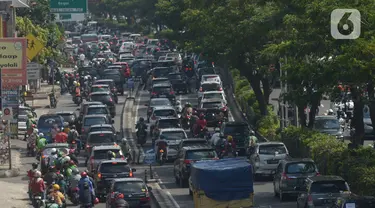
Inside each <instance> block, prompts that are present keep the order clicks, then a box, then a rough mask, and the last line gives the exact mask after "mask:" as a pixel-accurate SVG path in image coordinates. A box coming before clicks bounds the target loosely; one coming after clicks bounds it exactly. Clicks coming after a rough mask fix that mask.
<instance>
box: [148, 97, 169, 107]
mask: <svg viewBox="0 0 375 208" xmlns="http://www.w3.org/2000/svg"><path fill="white" fill-rule="evenodd" d="M150 105H151V106H162V105H168V106H171V105H172V104H171V102H170V101H169V100H167V99H165V100H151V102H150Z"/></svg>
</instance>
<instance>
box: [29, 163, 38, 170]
mask: <svg viewBox="0 0 375 208" xmlns="http://www.w3.org/2000/svg"><path fill="white" fill-rule="evenodd" d="M38 165H39V164H38V163H33V164H32V165H31V166H32V167H33V169H37V168H38Z"/></svg>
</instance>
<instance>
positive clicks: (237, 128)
mask: <svg viewBox="0 0 375 208" xmlns="http://www.w3.org/2000/svg"><path fill="white" fill-rule="evenodd" d="M248 132H249V128H248V127H247V126H244V125H226V126H225V129H224V134H225V135H228V134H234V133H235V134H238V133H242V134H245V135H246V134H248Z"/></svg>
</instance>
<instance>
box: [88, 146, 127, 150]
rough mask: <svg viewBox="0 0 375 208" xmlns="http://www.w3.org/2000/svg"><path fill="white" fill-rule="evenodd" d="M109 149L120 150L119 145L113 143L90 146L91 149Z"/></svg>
mask: <svg viewBox="0 0 375 208" xmlns="http://www.w3.org/2000/svg"><path fill="white" fill-rule="evenodd" d="M110 149H119V150H121V148H120V146H114V145H100V146H94V147H93V148H92V150H93V151H95V150H110Z"/></svg>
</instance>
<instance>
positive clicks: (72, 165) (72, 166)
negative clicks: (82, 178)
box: [65, 160, 77, 178]
mask: <svg viewBox="0 0 375 208" xmlns="http://www.w3.org/2000/svg"><path fill="white" fill-rule="evenodd" d="M73 169H77V165H76V164H75V163H74V161H73V160H70V161H69V162H68V165H67V166H66V168H65V176H66V178H70V177H71V176H72V173H73Z"/></svg>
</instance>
